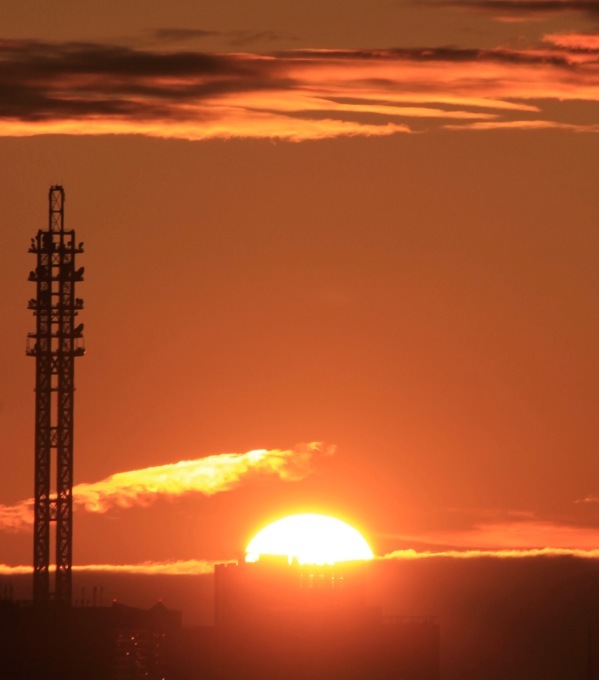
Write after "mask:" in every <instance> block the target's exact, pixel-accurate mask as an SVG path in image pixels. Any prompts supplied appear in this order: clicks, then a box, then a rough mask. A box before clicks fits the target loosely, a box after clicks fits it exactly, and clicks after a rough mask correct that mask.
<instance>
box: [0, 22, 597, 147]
mask: <svg viewBox="0 0 599 680" xmlns="http://www.w3.org/2000/svg"><path fill="white" fill-rule="evenodd" d="M0 91H2V92H4V93H5V97H4V98H3V100H2V102H1V103H0V136H30V135H38V134H69V135H99V134H115V135H123V134H142V135H147V136H151V137H162V138H180V139H188V140H202V139H210V138H221V139H228V138H240V137H246V138H277V139H286V140H293V141H301V140H307V139H322V138H330V137H339V136H355V135H362V136H381V135H383V136H384V135H391V134H396V133H401V132H410V131H411V130H413V129H427V128H430V127H434V126H438V127H444V124H451V127H452V128H454V129H470V130H488V129H497V128H502V127H518V128H525V127H527V128H528V129H530V128H535V129H539V128H547V127H556V128H561V129H564V130H578V131H596V127H594V126H588V125H587V126H582V125H577V121H576V120H573V119H572V120H570V119H568V115H569V114H568V110H567V108H560V107H559V103H560V102H568V101H576V102H578V103H581V102H588V103H592V104H596V103H597V102H598V101H599V49H598V48H597V46H596V42H595V40H593V39H592V37H591V36H589V35H578V36H572V35H571V36H563V35H557V34H554V35H548V36H546V38H545V40H544V41H542V42H541V43H539V44H537V45H531V46H530V47H523V48H519V49H507V48H496V49H460V48H431V49H427V48H419V49H416V48H413V49H388V50H374V49H371V50H296V51H287V52H279V53H273V54H250V53H243V54H241V53H236V54H205V53H201V52H192V51H185V52H165V51H152V50H142V49H134V48H132V47H122V46H114V45H101V44H84V43H48V42H43V41H33V40H4V41H0ZM546 102H551V103H552V104H553V105H552V106H551V107H547V111H545V110H544V109H543V107H544V105H545V103H546ZM549 109H551V111H552V113H549ZM558 116H559V118H558Z"/></svg>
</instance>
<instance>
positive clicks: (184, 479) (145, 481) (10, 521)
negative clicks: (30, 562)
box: [0, 442, 334, 529]
mask: <svg viewBox="0 0 599 680" xmlns="http://www.w3.org/2000/svg"><path fill="white" fill-rule="evenodd" d="M333 451H334V447H331V446H325V445H323V444H321V443H320V442H312V443H309V444H298V445H297V446H296V447H295V448H293V449H283V450H282V449H271V450H266V449H257V450H255V451H248V452H247V453H221V454H218V455H213V456H207V457H206V458H196V459H193V460H183V461H180V462H178V463H170V464H168V465H158V466H154V467H148V468H143V469H141V470H128V471H127V472H117V473H116V474H114V475H111V476H110V477H107V478H106V479H103V480H101V481H99V482H93V483H89V484H88V483H82V484H77V485H75V486H74V487H73V503H74V505H75V508H77V507H80V508H84V509H85V510H87V511H89V512H106V511H108V510H110V509H111V508H115V507H119V508H128V507H131V506H134V505H147V504H149V503H151V502H153V501H154V500H155V499H156V498H157V497H159V496H163V497H176V496H182V495H184V494H192V493H199V494H202V495H204V496H212V495H214V494H216V493H221V492H223V491H229V490H230V489H233V488H234V487H235V486H237V485H238V484H240V483H241V482H242V481H244V480H247V479H248V478H249V477H250V476H251V475H273V476H275V477H278V478H279V479H281V480H282V481H297V480H300V479H303V478H304V477H306V476H307V475H308V474H310V472H311V471H312V468H313V463H314V459H315V458H316V457H318V456H321V455H330V454H332V453H333ZM32 513H33V501H32V500H31V499H27V500H25V501H22V502H21V503H17V504H15V505H11V506H6V505H0V528H4V529H19V528H22V527H25V526H27V525H30V524H32V523H33V514H32Z"/></svg>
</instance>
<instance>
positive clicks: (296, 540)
mask: <svg viewBox="0 0 599 680" xmlns="http://www.w3.org/2000/svg"><path fill="white" fill-rule="evenodd" d="M265 555H269V556H281V557H287V559H288V560H289V562H290V563H291V562H295V561H296V562H298V563H299V564H319V565H322V564H336V563H337V562H349V561H355V560H371V559H373V557H374V555H373V553H372V550H371V548H370V546H369V545H368V543H367V542H366V540H365V539H364V537H363V536H362V534H361V533H360V532H359V531H358V530H357V529H354V528H353V527H351V526H350V525H349V524H346V523H345V522H342V521H341V520H340V519H336V518H335V517H329V516H328V515H319V514H314V513H307V514H300V515H290V516H289V517H283V518H282V519H279V520H277V521H275V522H272V523H271V524H269V525H268V526H266V527H265V528H264V529H262V530H261V531H259V532H258V533H257V534H256V535H255V536H254V538H252V540H251V541H250V542H249V544H248V546H247V548H246V557H245V561H246V562H257V561H258V560H259V559H260V557H261V556H265Z"/></svg>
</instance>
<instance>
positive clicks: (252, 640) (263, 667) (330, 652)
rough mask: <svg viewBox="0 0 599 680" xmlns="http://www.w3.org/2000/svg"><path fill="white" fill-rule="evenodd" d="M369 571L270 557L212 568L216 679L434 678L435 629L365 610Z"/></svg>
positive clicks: (426, 621) (426, 620) (429, 622)
mask: <svg viewBox="0 0 599 680" xmlns="http://www.w3.org/2000/svg"><path fill="white" fill-rule="evenodd" d="M367 568H368V565H367V563H344V564H337V565H334V566H323V567H314V566H310V567H305V566H299V565H297V564H291V565H289V564H287V560H286V559H285V560H278V559H274V560H273V559H270V558H266V559H264V558H262V559H261V560H260V561H258V562H256V563H251V564H248V563H240V564H226V565H217V566H216V570H215V588H216V590H215V608H216V609H215V622H216V654H217V659H216V665H217V668H218V669H219V673H220V675H219V677H222V678H230V679H231V680H233V679H236V678H245V679H248V680H250V679H252V678H269V679H276V678H286V679H288V680H289V679H295V678H297V679H299V678H304V679H305V678H314V679H316V680H318V679H322V680H324V679H325V678H326V679H327V680H329V679H330V680H342V679H343V680H354V679H355V680H357V679H358V678H360V679H363V678H377V679H378V678H380V679H383V680H384V679H386V678H389V679H391V678H394V679H395V680H438V677H439V630H438V626H437V624H436V623H435V621H434V620H433V619H432V618H430V617H411V618H407V617H394V618H387V617H383V616H382V613H381V610H380V609H378V608H375V607H368V606H367V605H366V598H365V579H366V576H367V574H366V570H367Z"/></svg>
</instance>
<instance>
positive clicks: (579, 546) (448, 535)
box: [394, 517, 599, 553]
mask: <svg viewBox="0 0 599 680" xmlns="http://www.w3.org/2000/svg"><path fill="white" fill-rule="evenodd" d="M394 538H395V539H396V540H401V541H402V542H403V543H408V544H409V543H412V544H413V545H417V546H419V547H423V546H430V547H432V546H439V547H440V550H442V551H445V550H449V551H456V550H457V551H464V550H466V551H470V550H474V552H475V553H476V552H481V551H492V552H504V551H508V552H509V551H513V550H516V551H518V552H520V551H522V550H524V551H530V550H546V549H547V550H558V551H559V550H566V551H583V552H585V553H586V552H588V551H591V552H593V551H594V550H595V549H596V546H598V545H599V529H597V528H595V527H587V526H576V525H570V524H563V523H558V522H551V521H543V520H538V519H533V518H526V517H523V518H522V519H511V520H510V519H508V520H504V521H490V522H479V523H476V524H474V526H472V527H470V528H466V529H457V530H449V531H427V532H422V533H419V534H412V535H408V534H403V535H396V536H395V537H394Z"/></svg>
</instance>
